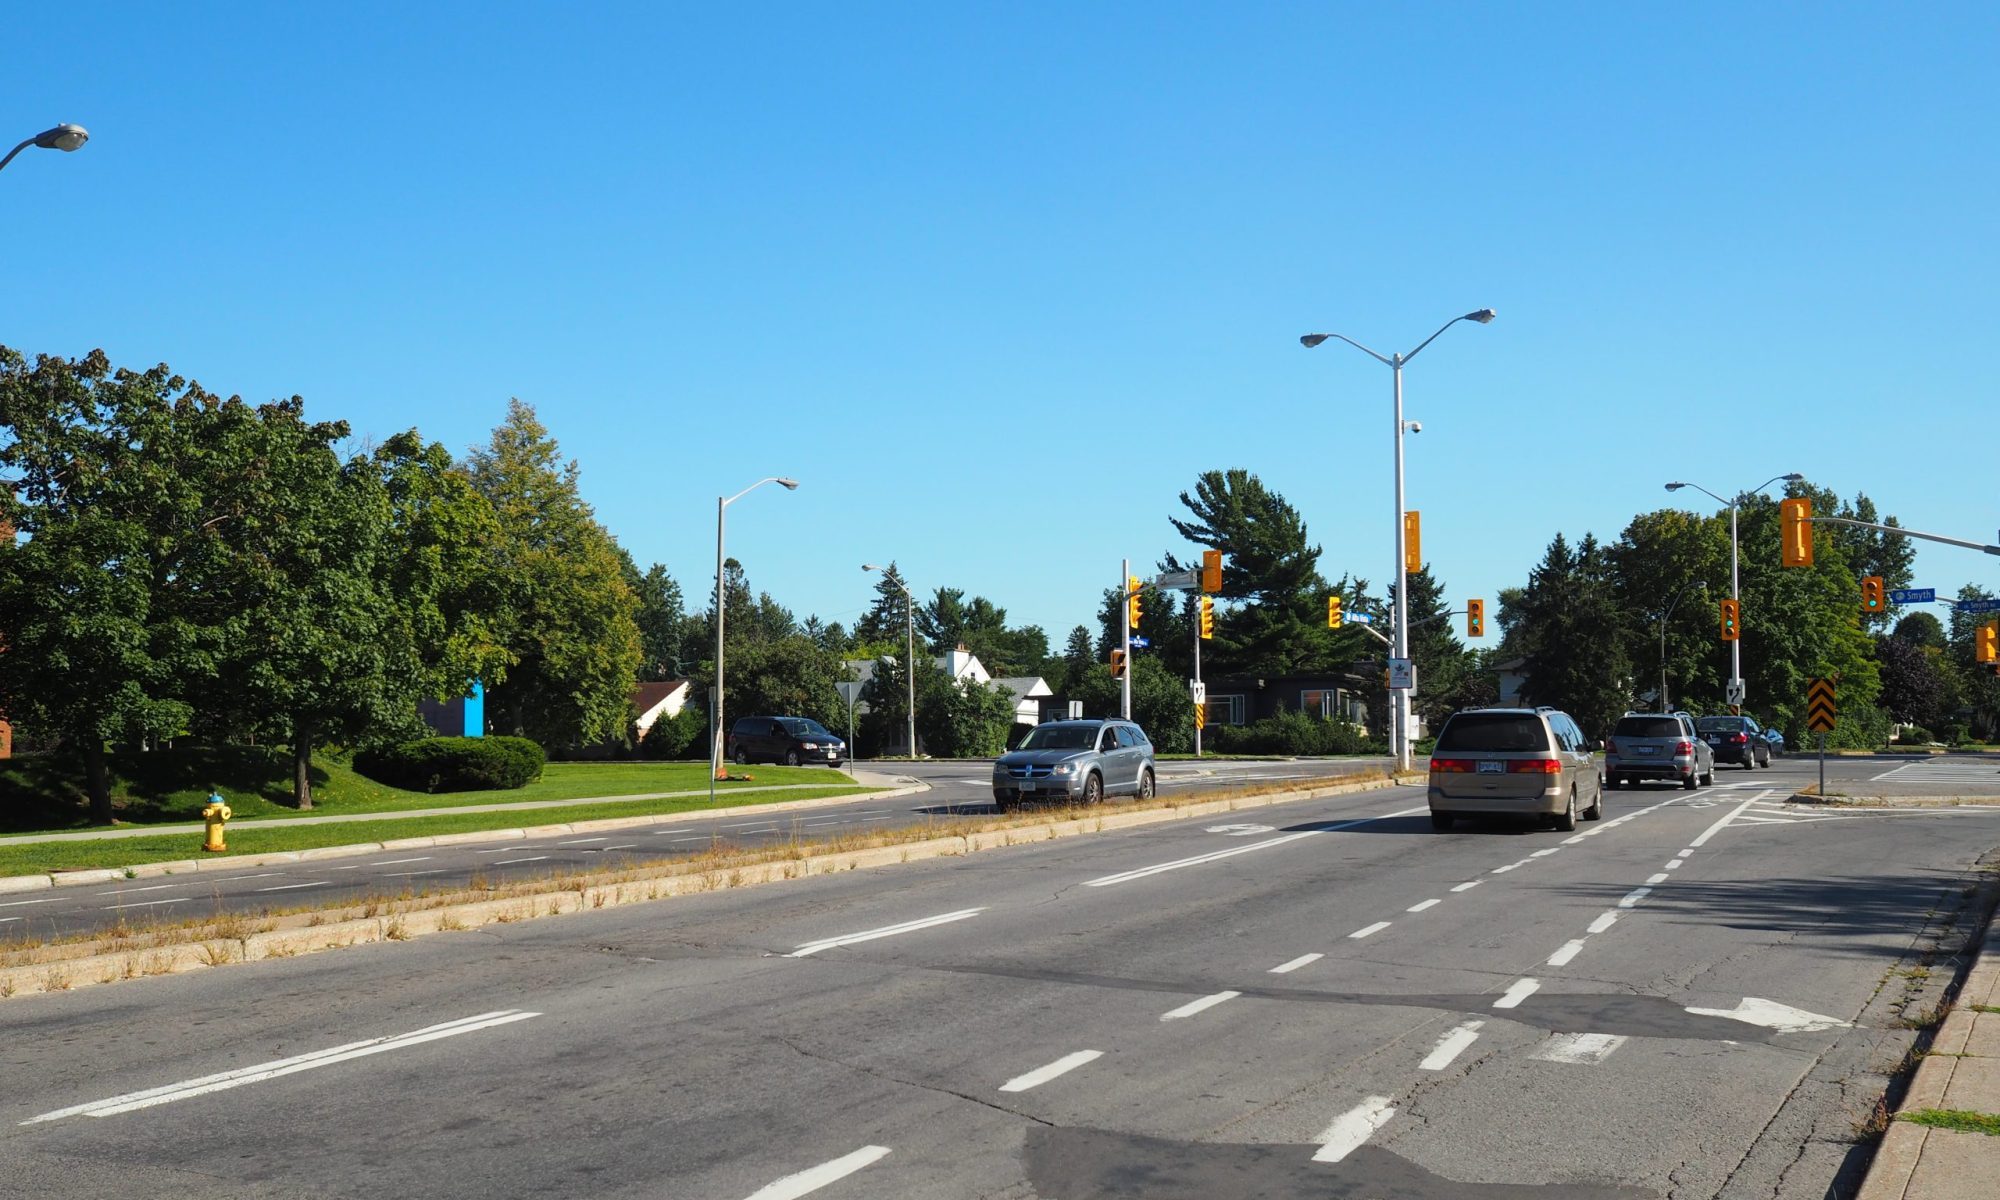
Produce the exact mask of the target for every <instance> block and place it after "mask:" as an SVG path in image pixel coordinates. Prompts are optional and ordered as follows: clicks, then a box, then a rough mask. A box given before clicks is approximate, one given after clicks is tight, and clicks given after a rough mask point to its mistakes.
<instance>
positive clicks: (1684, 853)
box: [1681, 846, 1694, 861]
mask: <svg viewBox="0 0 2000 1200" xmlns="http://www.w3.org/2000/svg"><path fill="white" fill-rule="evenodd" d="M1693 853H1694V847H1693V846H1689V847H1688V848H1687V849H1685V850H1683V851H1681V859H1682V860H1683V861H1685V860H1686V859H1687V856H1688V855H1690V854H1693Z"/></svg>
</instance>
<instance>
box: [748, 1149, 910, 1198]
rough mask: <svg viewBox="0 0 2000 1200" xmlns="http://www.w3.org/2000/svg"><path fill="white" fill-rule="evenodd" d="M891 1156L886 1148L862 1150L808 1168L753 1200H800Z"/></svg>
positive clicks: (763, 1190) (761, 1190)
mask: <svg viewBox="0 0 2000 1200" xmlns="http://www.w3.org/2000/svg"><path fill="white" fill-rule="evenodd" d="M888 1153H889V1147H887V1146H863V1147H861V1149H859V1150H856V1151H855V1152H854V1153H852V1154H843V1155H841V1156H840V1157H839V1158H836V1159H834V1160H833V1161H832V1162H823V1163H821V1164H820V1165H818V1166H816V1167H808V1168H806V1169H805V1170H803V1171H800V1172H799V1173H798V1174H796V1175H787V1176H785V1177H784V1178H783V1179H780V1180H778V1181H777V1182H776V1183H770V1184H766V1185H764V1186H763V1187H761V1188H758V1189H757V1190H756V1191H755V1192H753V1193H752V1194H751V1196H750V1200H798V1198H799V1197H800V1196H805V1195H809V1194H811V1193H813V1192H816V1191H818V1190H820V1189H821V1188H823V1187H825V1186H826V1185H827V1184H829V1183H834V1182H837V1181H839V1180H842V1179H845V1178H847V1177H848V1176H849V1175H852V1174H854V1173H855V1172H856V1171H859V1170H860V1169H861V1168H863V1167H865V1166H868V1165H869V1164H871V1163H874V1162H876V1161H877V1160H879V1159H881V1158H883V1157H884V1156H886V1155H887V1154H888Z"/></svg>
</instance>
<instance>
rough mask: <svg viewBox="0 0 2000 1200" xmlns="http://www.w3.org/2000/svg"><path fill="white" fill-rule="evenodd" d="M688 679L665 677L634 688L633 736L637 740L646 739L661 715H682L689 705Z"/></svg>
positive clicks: (671, 716) (670, 716) (668, 716)
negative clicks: (647, 732) (647, 733)
mask: <svg viewBox="0 0 2000 1200" xmlns="http://www.w3.org/2000/svg"><path fill="white" fill-rule="evenodd" d="M689 690H690V689H689V688H688V681H687V680H685V679H663V680H661V681H659V682H658V683H642V684H639V685H638V686H637V687H634V688H633V689H632V713H633V716H632V737H633V741H635V742H643V741H645V740H646V731H647V730H650V729H651V728H652V727H653V722H655V721H657V720H659V719H660V718H661V717H667V718H673V717H678V716H680V715H681V710H682V709H683V708H686V707H687V702H688V692H689Z"/></svg>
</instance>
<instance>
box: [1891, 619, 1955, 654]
mask: <svg viewBox="0 0 2000 1200" xmlns="http://www.w3.org/2000/svg"><path fill="white" fill-rule="evenodd" d="M1889 636H1890V637H1893V638H1895V639H1896V640H1898V641H1903V642H1909V643H1911V644H1913V645H1917V646H1929V647H1932V648H1933V649H1937V650H1942V649H1944V648H1945V646H1946V645H1948V644H1949V643H1948V641H1947V639H1946V637H1945V632H1944V622H1942V621H1940V620H1938V619H1937V618H1936V617H1935V616H1933V615H1931V614H1930V613H1927V612H1913V613H1911V614H1910V615H1908V616H1906V617H1904V618H1903V619H1902V620H1900V621H1898V622H1896V628H1895V631H1894V632H1892V633H1891V634H1890V635H1889Z"/></svg>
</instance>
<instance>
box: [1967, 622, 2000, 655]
mask: <svg viewBox="0 0 2000 1200" xmlns="http://www.w3.org/2000/svg"><path fill="white" fill-rule="evenodd" d="M1972 657H1973V658H1974V660H1976V661H1978V662H1983V663H2000V625H1981V626H1980V627H1979V628H1977V629H1975V630H1973V631H1972Z"/></svg>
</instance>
